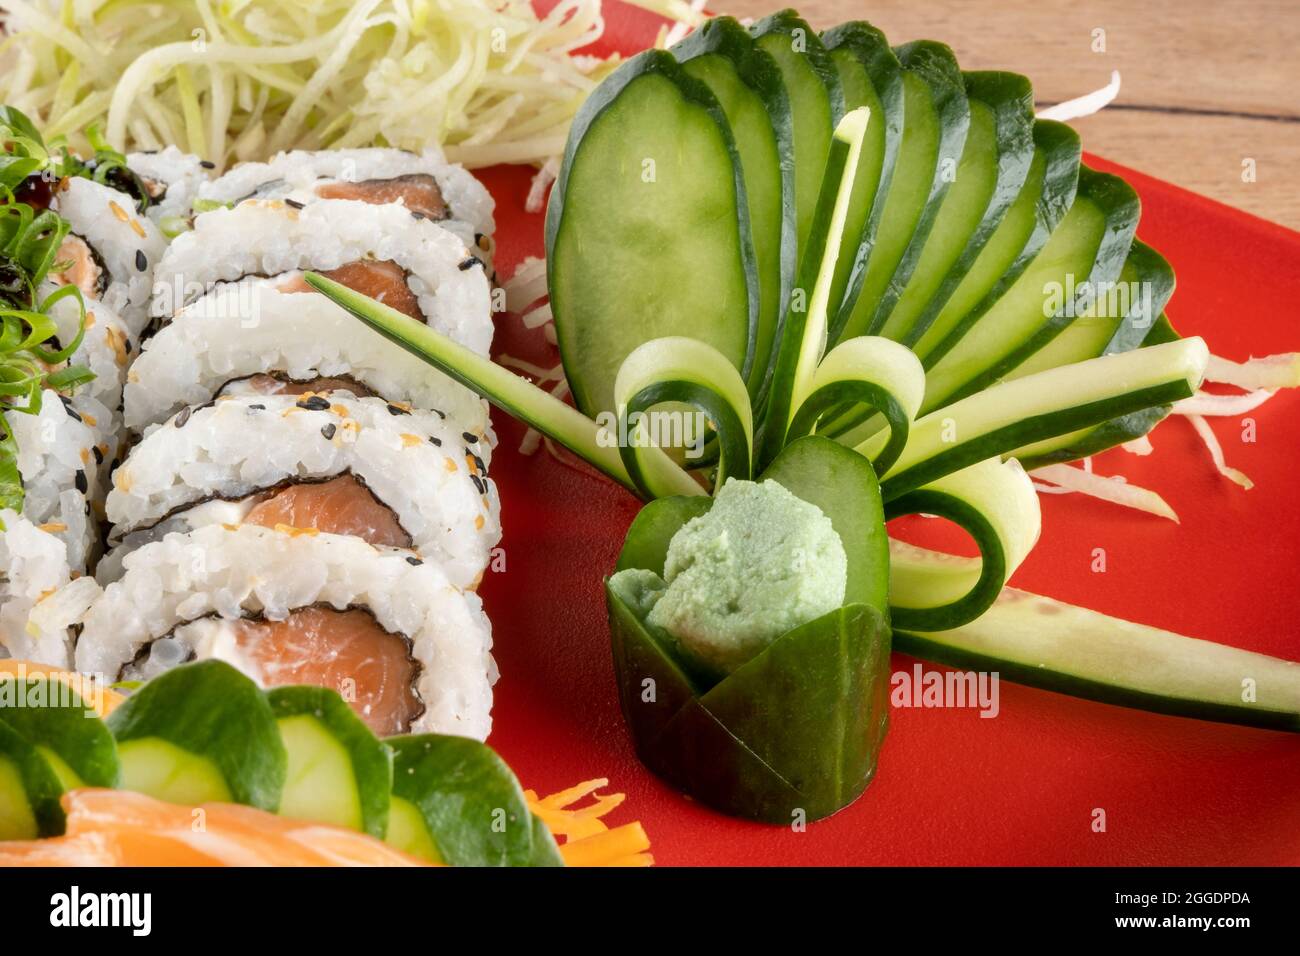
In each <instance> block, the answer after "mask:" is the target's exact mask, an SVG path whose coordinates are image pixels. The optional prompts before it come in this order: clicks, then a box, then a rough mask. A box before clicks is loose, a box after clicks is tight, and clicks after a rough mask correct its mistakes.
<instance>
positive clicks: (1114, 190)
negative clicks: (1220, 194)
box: [923, 168, 1140, 411]
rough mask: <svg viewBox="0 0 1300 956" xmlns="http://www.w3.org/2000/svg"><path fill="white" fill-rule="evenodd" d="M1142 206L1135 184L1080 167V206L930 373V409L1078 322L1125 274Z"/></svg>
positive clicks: (988, 379)
mask: <svg viewBox="0 0 1300 956" xmlns="http://www.w3.org/2000/svg"><path fill="white" fill-rule="evenodd" d="M1139 210H1140V204H1139V202H1138V198H1137V194H1136V193H1135V192H1133V189H1132V187H1131V186H1129V185H1128V183H1126V182H1124V181H1123V180H1122V179H1120V178H1118V177H1116V176H1110V175H1107V174H1105V173H1097V172H1093V171H1092V170H1090V169H1087V168H1083V169H1081V170H1080V172H1079V190H1078V194H1077V195H1076V197H1075V200H1074V205H1073V206H1071V207H1070V211H1069V212H1068V213H1067V214H1066V216H1065V219H1063V220H1062V221H1061V224H1060V225H1059V226H1058V227H1057V229H1056V231H1055V232H1054V233H1053V234H1052V237H1051V239H1049V240H1048V242H1047V245H1046V246H1044V247H1043V250H1042V251H1041V252H1040V253H1039V254H1038V256H1037V257H1036V258H1035V259H1034V261H1033V264H1032V265H1031V266H1030V267H1029V268H1028V269H1026V270H1025V272H1024V274H1022V275H1021V276H1020V278H1019V280H1017V281H1016V283H1015V285H1013V286H1012V287H1011V288H1010V289H1008V290H1007V292H1006V294H1005V295H1004V296H1003V297H1002V298H1001V299H1000V300H999V301H998V303H997V304H996V305H994V306H993V307H992V308H990V309H989V311H988V312H986V313H985V314H984V315H983V316H982V317H981V318H980V320H979V321H978V322H976V323H975V324H973V325H972V326H971V327H970V329H969V330H968V331H967V332H966V334H965V335H964V336H963V337H962V339H961V341H960V342H958V343H957V344H956V345H955V346H954V347H953V348H952V349H951V350H949V351H948V353H947V354H946V355H944V357H943V358H941V359H940V360H939V361H938V362H936V363H935V364H934V366H933V367H932V368H931V369H930V370H929V375H928V376H927V381H926V397H925V403H924V405H923V410H924V411H929V410H931V409H934V408H938V407H940V406H942V405H945V404H948V403H949V402H952V401H955V400H957V399H959V398H962V397H964V396H966V395H970V394H973V393H975V392H978V391H979V390H980V389H983V388H986V387H988V386H989V385H990V384H992V383H993V382H995V381H997V380H998V379H999V378H1001V377H1002V376H1004V375H1006V374H1007V373H1008V372H1010V371H1011V370H1012V369H1014V368H1016V367H1017V366H1018V365H1020V364H1021V363H1023V362H1024V361H1025V360H1026V359H1027V358H1028V357H1029V356H1031V355H1033V354H1034V353H1035V352H1037V351H1038V350H1039V349H1041V348H1043V347H1044V346H1046V345H1047V343H1048V342H1050V341H1051V340H1052V339H1053V338H1055V337H1056V335H1058V334H1059V333H1060V332H1061V330H1062V329H1064V328H1065V327H1066V326H1068V325H1069V324H1070V323H1071V322H1073V321H1074V318H1075V317H1076V316H1077V315H1078V314H1079V313H1080V312H1082V311H1084V308H1085V305H1086V298H1085V297H1086V290H1087V289H1088V288H1096V287H1098V285H1099V284H1100V283H1113V282H1114V281H1115V280H1116V279H1118V278H1119V274H1120V270H1121V268H1122V267H1123V265H1124V260H1125V258H1126V257H1127V256H1128V251H1129V247H1130V246H1131V245H1132V243H1133V232H1134V230H1135V229H1136V228H1137V220H1138V214H1139Z"/></svg>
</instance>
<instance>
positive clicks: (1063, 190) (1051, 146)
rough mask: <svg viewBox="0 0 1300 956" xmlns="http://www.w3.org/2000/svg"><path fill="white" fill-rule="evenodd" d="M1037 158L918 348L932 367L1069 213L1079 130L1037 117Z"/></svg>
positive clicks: (1076, 178) (1075, 182) (1076, 175)
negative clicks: (1005, 212) (995, 228)
mask: <svg viewBox="0 0 1300 956" xmlns="http://www.w3.org/2000/svg"><path fill="white" fill-rule="evenodd" d="M1033 136H1034V158H1033V161H1032V163H1031V164H1030V167H1029V175H1028V176H1027V177H1026V178H1025V185H1024V186H1023V187H1021V190H1020V194H1019V195H1018V196H1017V197H1016V200H1015V202H1013V203H1012V204H1011V208H1010V209H1009V210H1008V211H1007V214H1006V216H1005V217H1004V218H1003V220H1002V223H1001V225H999V226H998V228H997V230H996V231H995V232H994V233H993V236H992V238H990V239H989V241H988V244H987V245H986V246H985V247H984V249H983V251H982V252H981V253H980V254H979V257H978V258H977V259H976V260H975V263H974V265H972V266H971V268H970V271H969V272H967V273H966V276H965V278H963V279H962V281H961V283H960V284H959V285H958V286H957V289H956V290H955V291H954V292H953V293H952V295H951V296H950V297H949V298H948V301H947V302H946V303H944V305H943V308H942V309H941V310H940V312H939V314H938V316H937V317H935V318H934V319H933V321H931V322H930V324H929V328H927V329H926V330H925V332H924V333H923V334H922V335H921V337H920V339H918V340H917V341H916V343H914V344H913V346H912V348H913V350H914V351H915V352H916V354H917V355H919V356H920V357H921V360H922V361H923V362H924V363H925V366H926V368H930V367H931V366H932V365H934V363H935V362H937V361H938V360H939V359H941V358H942V357H943V356H944V355H945V354H947V352H948V350H949V349H951V348H952V347H953V346H954V345H956V344H957V343H958V342H959V341H961V337H962V336H963V335H965V333H966V332H967V331H968V330H969V329H970V327H971V326H972V325H973V324H974V323H976V322H978V321H979V320H980V318H981V317H983V315H984V314H985V313H986V312H988V310H989V309H990V308H992V307H993V306H994V305H996V304H997V302H998V300H1000V299H1001V298H1002V296H1003V294H1004V293H1005V292H1006V291H1007V290H1008V289H1009V288H1011V286H1012V285H1013V284H1014V283H1015V281H1016V280H1017V279H1018V278H1020V275H1021V273H1023V272H1024V271H1025V269H1026V268H1028V267H1029V264H1030V263H1031V262H1033V261H1034V259H1035V258H1036V257H1037V256H1038V253H1039V252H1041V251H1042V249H1043V246H1044V245H1046V244H1047V240H1048V239H1049V238H1050V237H1051V235H1052V233H1053V232H1054V231H1055V230H1056V227H1057V225H1059V224H1060V222H1061V220H1062V219H1064V218H1065V214H1066V213H1067V212H1068V211H1069V209H1070V206H1071V205H1073V203H1074V197H1075V194H1076V192H1077V190H1078V185H1079V160H1080V158H1081V156H1082V152H1081V145H1080V142H1079V135H1078V134H1077V133H1076V132H1074V130H1072V129H1070V127H1068V126H1066V125H1065V124H1064V123H1056V122H1053V121H1052V120H1036V121H1035V122H1034V132H1033Z"/></svg>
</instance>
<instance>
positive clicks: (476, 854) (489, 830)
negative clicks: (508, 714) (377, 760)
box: [385, 734, 564, 866]
mask: <svg viewBox="0 0 1300 956" xmlns="http://www.w3.org/2000/svg"><path fill="white" fill-rule="evenodd" d="M385 742H386V743H387V744H388V746H389V747H391V748H392V751H393V796H394V797H396V798H397V800H401V801H405V802H406V803H407V804H409V805H410V806H412V807H414V808H415V809H416V810H417V811H418V813H419V816H420V818H421V819H422V820H423V823H424V827H425V830H426V831H427V833H428V836H429V838H430V839H431V840H432V842H433V844H434V847H435V848H436V853H437V856H436V857H430V858H431V859H439V860H441V861H443V862H445V863H448V864H450V865H451V866H562V865H563V863H564V861H563V860H562V859H561V857H560V851H559V848H558V847H557V846H556V845H555V840H554V838H553V837H552V836H551V834H550V831H548V830H547V829H546V828H545V827H542V826H538V825H537V822H536V820H535V818H534V817H533V814H532V811H530V810H529V809H528V803H527V801H526V800H525V799H524V793H523V790H522V789H520V787H519V781H518V780H516V779H515V775H514V774H513V773H511V772H510V768H509V767H507V766H506V765H505V763H504V762H503V761H502V760H501V758H500V757H498V756H497V755H496V753H495V752H494V751H493V750H492V749H491V748H490V747H488V746H486V745H485V744H481V743H479V742H478V741H477V740H470V739H469V738H467V737H443V736H438V735H436V734H421V735H417V736H402V737H389V738H388V740H387V741H385ZM396 802H397V801H394V803H396ZM399 806H400V804H399ZM398 814H399V815H403V814H405V808H402V809H399V810H398ZM401 820H402V822H401V823H400V824H399V826H400V827H401V828H402V832H401V834H400V835H398V836H397V837H395V838H396V839H402V840H404V841H406V842H405V845H403V846H402V848H403V849H406V850H407V851H408V852H416V851H417V850H418V848H419V847H420V845H421V839H420V836H419V834H420V831H419V830H418V828H414V821H413V820H411V819H410V818H409V816H401ZM412 830H414V836H412V835H411V833H412ZM395 845H396V844H395ZM417 855H427V854H417Z"/></svg>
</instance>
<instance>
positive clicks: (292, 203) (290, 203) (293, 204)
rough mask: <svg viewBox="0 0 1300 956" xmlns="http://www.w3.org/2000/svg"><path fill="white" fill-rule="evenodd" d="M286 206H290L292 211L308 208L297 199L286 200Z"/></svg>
mask: <svg viewBox="0 0 1300 956" xmlns="http://www.w3.org/2000/svg"><path fill="white" fill-rule="evenodd" d="M284 204H285V205H286V206H288V207H289V208H290V209H306V208H307V206H306V205H305V204H303V203H300V202H298V200H296V199H286V200H285V201H284Z"/></svg>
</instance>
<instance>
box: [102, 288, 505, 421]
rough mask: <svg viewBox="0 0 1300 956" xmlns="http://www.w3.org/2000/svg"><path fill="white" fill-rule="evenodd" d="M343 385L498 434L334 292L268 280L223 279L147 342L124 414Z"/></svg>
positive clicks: (145, 415) (473, 402)
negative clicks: (332, 297) (293, 288)
mask: <svg viewBox="0 0 1300 956" xmlns="http://www.w3.org/2000/svg"><path fill="white" fill-rule="evenodd" d="M485 321H486V320H485ZM488 334H490V328H489V329H488ZM334 388H337V389H343V390H347V391H351V392H352V393H353V394H355V395H360V396H366V395H380V396H383V397H384V398H387V399H389V400H390V401H393V402H405V403H408V404H410V405H413V406H415V407H417V408H422V409H425V410H434V409H436V410H438V411H440V412H442V413H443V414H445V415H447V417H448V418H449V419H451V420H454V421H455V422H456V423H457V424H459V425H460V426H462V430H464V431H471V432H482V433H484V434H490V431H489V428H490V426H489V421H488V406H487V404H486V403H485V402H484V401H483V400H482V399H481V398H479V397H478V395H476V394H474V393H473V392H471V391H470V390H469V389H467V388H465V387H464V386H462V385H460V384H458V383H456V382H453V381H452V380H451V379H450V378H448V377H447V376H445V375H443V374H441V373H440V372H437V371H435V370H433V369H431V368H429V366H428V365H426V364H425V363H424V362H422V361H421V360H420V359H418V358H416V357H415V356H413V355H411V354H410V353H409V352H407V351H405V350H404V349H402V348H400V347H399V346H397V345H394V344H393V343H391V342H389V341H388V340H387V339H384V338H382V337H381V336H378V335H376V334H375V333H374V332H372V331H371V330H370V329H367V328H366V327H365V326H364V325H362V324H361V323H360V322H358V321H357V320H356V319H354V318H352V316H350V315H348V314H347V313H346V312H345V311H343V310H342V309H340V308H339V307H337V306H336V305H334V304H333V303H332V302H330V301H329V300H328V299H326V298H325V297H324V296H322V295H317V294H315V293H311V294H303V293H287V292H284V291H282V290H281V289H280V288H278V287H277V283H276V282H275V281H273V280H267V279H245V280H243V281H241V282H239V283H235V284H228V285H225V286H222V287H220V288H218V289H216V290H214V291H213V292H211V293H210V294H208V295H206V296H204V297H203V298H201V299H199V300H198V301H197V302H195V303H194V304H193V305H190V306H189V307H187V308H186V309H185V310H184V311H183V312H182V313H181V314H180V315H179V316H177V317H176V319H175V320H174V321H172V322H171V323H170V324H168V325H167V326H165V327H164V328H163V329H162V330H160V331H159V332H158V333H157V334H155V335H154V336H153V337H152V338H150V339H147V340H146V341H145V343H144V346H143V349H142V352H141V354H140V357H139V358H138V359H136V361H135V363H134V364H133V365H132V366H131V368H130V370H129V372H128V373H127V382H126V387H125V393H124V402H125V408H124V419H125V423H126V426H127V428H129V429H131V430H133V431H142V430H143V429H145V428H146V427H147V426H148V425H150V424H154V423H157V422H162V421H166V420H167V419H168V418H170V417H171V416H172V415H174V414H176V413H177V412H179V411H180V410H181V409H183V408H185V407H187V406H191V405H202V404H204V403H206V402H210V401H212V399H213V398H215V397H216V396H217V395H219V394H223V393H226V394H229V393H243V394H264V395H266V394H285V393H288V394H293V393H301V392H304V391H316V392H323V391H328V390H330V389H334Z"/></svg>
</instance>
